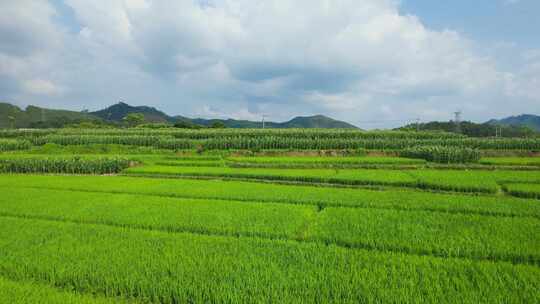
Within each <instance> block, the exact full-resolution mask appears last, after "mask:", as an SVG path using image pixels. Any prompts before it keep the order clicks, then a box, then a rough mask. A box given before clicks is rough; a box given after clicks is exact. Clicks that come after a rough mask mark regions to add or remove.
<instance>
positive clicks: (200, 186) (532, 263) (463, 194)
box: [0, 129, 540, 304]
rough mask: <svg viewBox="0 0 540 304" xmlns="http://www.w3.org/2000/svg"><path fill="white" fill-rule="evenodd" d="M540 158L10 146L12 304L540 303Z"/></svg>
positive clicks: (261, 143)
mask: <svg viewBox="0 0 540 304" xmlns="http://www.w3.org/2000/svg"><path fill="white" fill-rule="evenodd" d="M434 142H435V143H439V144H444V145H443V146H442V147H444V148H431V147H432V146H433V143H434ZM419 143H422V144H425V146H426V147H430V148H414V149H413V150H414V151H416V152H418V151H420V152H422V153H416V152H415V153H413V154H414V157H420V156H421V158H419V159H416V158H406V157H401V156H399V155H400V153H399V151H397V152H396V151H395V150H394V149H395V148H396V147H397V148H398V149H400V148H399V147H400V145H401V146H403V147H406V146H415V147H416V146H417V145H418V144H419ZM536 145H537V142H536V140H535V139H510V140H507V139H505V140H495V139H482V140H479V139H470V138H465V137H463V136H459V135H454V134H444V133H443V134H433V133H425V134H415V133H414V132H413V133H406V132H357V131H350V130H349V131H347V130H330V131H329V130H309V131H304V130H271V131H268V130H201V131H200V132H199V131H194V130H138V129H118V130H117V129H104V130H70V129H62V130H54V129H51V130H0V149H3V150H2V153H0V193H1V194H2V195H0V303H88V304H92V303H100V304H101V303H171V304H172V303H540V293H539V292H538V291H539V290H540V170H538V167H537V163H536V161H537V159H536V158H535V157H531V156H529V157H518V156H512V157H508V156H505V157H489V158H481V159H480V160H479V163H475V164H473V163H471V162H470V161H464V159H473V158H474V160H475V161H477V160H478V159H477V158H478V155H479V153H483V152H482V151H484V150H483V149H493V148H494V147H495V149H493V150H505V151H506V152H505V153H508V152H507V151H513V150H516V149H518V150H523V149H524V150H527V151H528V152H524V155H534V149H536ZM462 146H463V147H462ZM283 147H285V148H283ZM328 147H333V148H336V147H338V148H343V147H345V148H346V149H349V148H351V147H352V150H332V151H327V150H319V151H317V150H316V151H308V150H311V149H323V148H324V149H326V148H328ZM381 147H382V148H384V149H390V150H392V151H391V152H388V153H386V152H384V151H383V149H381ZM265 148H270V149H272V150H271V151H264V149H265ZM289 148H290V149H289ZM366 148H369V149H371V148H375V149H381V150H378V151H375V152H374V151H369V152H368V151H366V150H363V149H366ZM462 148H463V150H460V149H462ZM186 149H187V150H186ZM229 149H230V150H229ZM237 149H240V150H237ZM258 149H263V150H261V151H259V150H258ZM280 149H281V150H280ZM283 149H289V150H288V151H283ZM471 149H473V150H471ZM209 150H211V151H209ZM299 150H302V151H299ZM413 150H411V151H413ZM430 151H436V152H437V153H438V154H440V155H442V154H444V153H446V152H447V151H451V152H452V153H450V154H448V155H446V156H444V155H443V156H444V157H442V156H441V157H439V158H437V159H436V161H435V160H434V158H432V157H433V156H434V155H435V154H433V155H431V154H430V153H431V152H430ZM441 153H442V154H441ZM464 153H465V154H464ZM490 153H494V152H493V151H491V152H490ZM413 154H411V155H413ZM424 154H426V155H424ZM440 155H439V156H440ZM460 155H461V156H460ZM470 155H472V156H474V157H469V156H470ZM447 156H448V157H447ZM462 156H463V157H462ZM445 157H446V158H445ZM448 159H449V160H451V161H448V163H444V162H446V160H448ZM440 162H443V163H440ZM454 162H457V163H454Z"/></svg>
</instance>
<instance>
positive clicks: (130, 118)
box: [122, 113, 144, 127]
mask: <svg viewBox="0 0 540 304" xmlns="http://www.w3.org/2000/svg"><path fill="white" fill-rule="evenodd" d="M122 120H123V121H124V122H125V123H126V124H127V125H128V126H129V127H135V126H137V125H140V124H142V123H143V122H144V114H142V113H129V114H128V115H126V116H125V117H124V118H123V119H122Z"/></svg>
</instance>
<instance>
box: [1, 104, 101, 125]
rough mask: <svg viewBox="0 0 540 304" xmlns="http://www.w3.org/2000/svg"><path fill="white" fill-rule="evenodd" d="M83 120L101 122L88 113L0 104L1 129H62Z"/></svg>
mask: <svg viewBox="0 0 540 304" xmlns="http://www.w3.org/2000/svg"><path fill="white" fill-rule="evenodd" d="M83 120H99V118H97V117H95V116H92V115H91V114H88V113H83V112H76V111H68V110H53V109H46V108H40V107H36V106H28V107H26V109H25V110H22V109H21V108H19V107H17V106H14V105H12V104H9V103H0V128H9V127H12V124H13V127H16V128H32V127H40V126H43V125H44V124H47V126H58V127H61V126H63V125H64V124H66V123H72V122H79V121H83Z"/></svg>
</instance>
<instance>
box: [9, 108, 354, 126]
mask: <svg viewBox="0 0 540 304" xmlns="http://www.w3.org/2000/svg"><path fill="white" fill-rule="evenodd" d="M130 113H141V114H143V115H144V118H145V120H146V121H147V122H150V123H171V124H173V123H176V122H185V123H187V124H196V125H200V126H211V125H212V124H214V123H216V122H221V123H223V124H224V125H225V126H226V127H228V128H262V122H260V121H249V120H236V119H203V118H195V119H193V118H189V117H184V116H169V115H167V114H165V113H164V112H162V111H160V110H158V109H156V108H153V107H148V106H131V105H129V104H127V103H123V102H119V103H117V104H114V105H112V106H109V107H107V108H105V109H103V110H99V111H95V112H87V113H85V112H76V111H68V110H52V109H45V108H40V107H36V106H28V107H27V108H26V109H25V110H22V109H20V108H19V107H17V106H14V105H11V104H9V103H0V128H8V127H10V126H11V121H10V119H9V118H8V117H14V118H15V121H14V127H17V128H30V127H51V126H52V127H62V126H63V125H65V124H69V123H74V122H80V121H84V120H95V121H100V122H103V121H108V122H111V123H119V122H122V119H123V118H124V117H126V115H128V114H130ZM265 126H266V127H267V128H346V129H350V128H356V127H355V126H353V125H351V124H349V123H346V122H343V121H339V120H335V119H332V118H330V117H326V116H323V115H316V116H308V117H295V118H293V119H291V120H289V121H286V122H281V123H279V122H271V121H268V122H266V123H265Z"/></svg>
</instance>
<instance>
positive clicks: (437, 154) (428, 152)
mask: <svg viewBox="0 0 540 304" xmlns="http://www.w3.org/2000/svg"><path fill="white" fill-rule="evenodd" d="M400 156H402V157H408V158H419V159H425V160H427V161H431V162H436V163H444V164H456V163H458V164H464V163H476V162H478V161H479V160H480V156H481V155H480V151H479V150H477V149H472V148H458V147H442V146H417V147H413V148H407V149H404V150H403V151H402V152H401V153H400Z"/></svg>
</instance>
